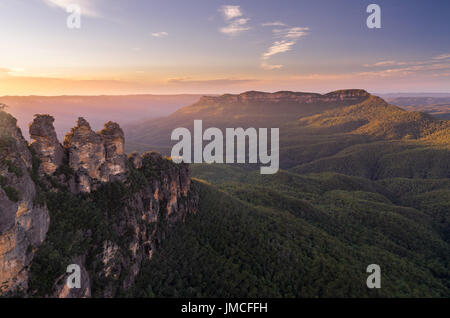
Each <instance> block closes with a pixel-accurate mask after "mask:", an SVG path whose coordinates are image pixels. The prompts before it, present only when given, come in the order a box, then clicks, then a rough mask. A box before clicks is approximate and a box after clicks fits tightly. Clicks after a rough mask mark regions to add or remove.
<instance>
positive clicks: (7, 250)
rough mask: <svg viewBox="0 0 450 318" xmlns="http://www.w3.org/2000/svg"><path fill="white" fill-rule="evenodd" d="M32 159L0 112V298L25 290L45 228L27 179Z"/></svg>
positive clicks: (41, 207)
mask: <svg viewBox="0 0 450 318" xmlns="http://www.w3.org/2000/svg"><path fill="white" fill-rule="evenodd" d="M32 168H33V158H32V155H31V152H30V151H29V149H28V145H27V142H26V141H25V139H24V138H23V136H22V133H21V131H20V129H19V128H18V127H17V126H16V120H15V119H14V118H13V117H12V116H11V115H9V114H7V113H5V112H3V111H0V295H1V294H4V293H7V292H10V291H17V290H26V288H27V287H28V284H27V283H28V268H29V266H30V263H31V261H32V259H33V255H34V253H35V252H36V249H37V248H38V247H39V245H40V244H41V243H42V242H43V241H44V239H45V235H46V233H47V230H48V227H49V216H48V211H47V208H46V206H45V204H42V203H39V202H38V198H37V191H36V186H35V184H34V182H33V180H32V178H31V173H30V172H31V171H32Z"/></svg>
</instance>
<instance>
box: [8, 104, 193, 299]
mask: <svg viewBox="0 0 450 318" xmlns="http://www.w3.org/2000/svg"><path fill="white" fill-rule="evenodd" d="M53 122H54V119H53V117H51V116H49V115H36V116H35V119H34V121H33V123H32V124H31V125H30V134H31V137H32V140H33V141H32V143H31V144H30V145H28V144H27V142H26V141H25V140H24V138H23V137H22V134H21V132H20V129H18V128H17V126H16V121H15V119H14V118H13V117H12V116H10V115H8V114H6V113H4V112H0V147H1V150H2V151H1V156H0V159H1V161H0V173H1V177H0V185H1V188H0V295H2V294H4V293H5V292H16V291H18V290H19V289H21V290H23V291H24V292H25V293H26V294H30V295H32V296H39V295H40V296H49V297H61V298H80V297H91V296H95V297H114V296H118V295H122V294H123V293H125V292H126V291H127V290H129V289H130V288H131V287H132V286H133V285H134V283H135V279H136V276H137V275H138V274H139V272H140V270H141V268H142V266H143V263H144V262H145V261H146V260H149V259H151V258H152V256H153V253H154V251H155V250H157V249H158V247H159V246H160V244H161V241H162V240H163V239H164V237H165V235H166V233H167V231H168V230H170V228H171V227H172V226H173V225H174V224H175V223H177V222H183V221H184V220H185V218H186V216H187V215H188V214H189V213H195V212H196V211H197V204H198V197H197V195H196V194H195V193H192V192H191V191H190V182H191V179H190V169H189V167H188V165H186V164H174V163H173V162H172V161H171V160H169V159H166V158H163V157H162V156H161V155H160V154H158V153H154V152H152V153H146V154H144V155H140V154H138V153H132V154H131V155H130V156H129V157H127V156H126V154H125V152H124V142H125V138H124V133H123V131H122V129H121V128H120V127H119V125H118V124H117V123H113V122H108V123H106V124H105V126H104V128H103V129H102V130H101V131H99V132H94V131H93V130H92V129H91V127H90V125H89V123H88V122H87V121H86V120H84V119H83V118H79V119H78V122H77V125H76V126H75V127H74V128H73V129H72V131H71V132H70V133H68V134H67V135H66V138H65V140H64V144H63V145H61V144H60V143H59V142H58V140H57V138H56V133H55V130H54V127H53ZM30 149H32V151H30ZM35 159H39V160H35ZM116 181H120V182H116ZM102 191H103V192H102ZM41 192H42V193H44V194H45V195H44V196H42V197H43V199H42V197H41V196H40V195H39V193H41ZM67 192H72V194H70V197H72V198H74V197H77V198H79V200H80V201H79V202H84V203H85V204H91V203H92V202H93V201H94V200H97V202H98V199H96V195H100V196H101V198H102V199H101V200H100V201H102V202H104V201H110V200H114V199H115V200H116V201H115V203H114V204H113V205H107V204H106V205H105V204H100V205H95V204H93V203H92V204H93V206H92V211H95V220H94V221H93V222H94V223H92V224H95V225H94V227H89V228H85V223H83V224H80V223H77V222H73V220H71V219H70V218H74V216H75V218H76V216H77V214H75V215H71V216H70V217H69V219H68V220H66V219H64V217H65V216H64V210H63V211H61V210H59V209H60V206H59V203H58V199H56V200H53V201H48V200H46V199H45V196H47V198H48V197H49V196H50V197H52V198H55V197H56V198H59V195H61V198H67V197H65V195H66V194H67ZM80 192H83V193H84V194H83V195H80V196H73V194H75V195H76V194H78V193H80ZM99 193H100V194H99ZM118 197H120V198H119V199H118V200H117V198H118ZM83 200H87V201H83ZM46 202H48V209H50V210H51V211H52V216H54V217H55V219H53V221H52V222H55V223H54V225H53V226H54V228H53V229H54V231H56V232H57V233H60V232H64V230H61V229H58V226H67V224H68V223H69V224H71V225H72V224H74V225H78V226H79V227H75V229H74V230H75V233H76V235H73V236H74V237H75V238H74V239H76V237H81V238H84V237H86V238H89V239H88V240H86V241H83V249H81V250H82V252H80V249H76V251H74V252H73V254H75V255H72V254H68V255H67V254H65V253H67V250H64V251H59V250H56V251H54V252H55V254H54V255H62V254H64V255H65V256H64V258H63V259H61V258H59V261H60V263H58V265H59V267H55V268H60V269H61V268H66V266H68V265H70V264H66V263H65V262H66V261H67V259H71V261H70V262H71V263H72V264H76V265H79V266H80V269H81V288H69V286H68V285H67V279H68V277H69V276H70V274H68V273H64V271H63V270H60V269H59V270H58V271H57V272H56V271H55V273H53V274H54V277H52V278H51V279H50V283H51V284H50V285H45V286H49V287H45V288H46V290H45V291H42V293H40V289H39V288H41V287H42V285H39V282H42V281H48V277H49V276H48V273H45V277H39V275H40V274H39V270H38V271H37V272H36V271H34V270H33V263H32V260H33V257H34V256H35V253H40V251H39V250H38V248H39V246H40V245H41V243H42V242H43V241H44V240H45V238H46V234H47V231H48V229H49V222H50V220H49V213H48V209H47V206H46ZM52 202H53V203H52ZM93 213H94V212H93ZM88 219H89V218H88ZM70 222H73V223H70ZM97 226H98V227H101V228H102V229H103V231H105V229H107V231H106V232H102V233H103V234H102V235H95V231H97V230H98V227H97ZM58 231H59V232H58ZM52 233H55V232H50V233H49V234H48V238H47V240H51V239H52V237H55V235H54V234H52ZM52 235H53V236H52ZM57 237H59V240H60V239H61V237H60V236H57ZM64 239H66V238H64ZM71 239H73V238H72V237H67V242H64V244H62V245H61V246H65V248H68V246H71V244H72V243H73V242H72V241H71ZM48 244H49V245H50V246H52V248H55V246H57V245H59V244H55V242H51V241H49V242H48ZM44 250H45V249H44V248H43V249H41V251H44ZM42 253H44V254H38V255H37V256H36V258H35V263H34V264H39V265H38V267H39V266H40V267H39V268H40V269H42V268H52V267H53V264H45V262H46V261H48V262H52V260H50V258H51V257H47V256H48V255H46V254H45V253H46V252H42ZM60 253H61V254H60ZM42 255H45V256H42ZM67 257H69V258H67ZM56 259H58V258H56ZM53 261H54V260H53ZM43 264H44V265H43ZM30 268H31V270H30ZM30 273H31V274H30ZM30 275H31V280H30V278H29V276H30ZM42 275H44V274H42ZM28 282H30V284H28ZM36 284H37V285H36ZM28 285H30V286H29V287H30V288H27V287H28ZM52 286H53V287H52ZM99 286H101V287H99ZM50 289H51V292H50V291H49V290H50Z"/></svg>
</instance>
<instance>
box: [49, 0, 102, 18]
mask: <svg viewBox="0 0 450 318" xmlns="http://www.w3.org/2000/svg"><path fill="white" fill-rule="evenodd" d="M42 1H43V2H44V3H45V4H46V5H48V6H49V7H53V8H60V9H63V10H67V8H68V7H69V6H70V5H73V4H75V5H78V6H80V8H81V14H82V15H84V16H89V17H93V18H98V17H101V16H102V15H101V13H100V10H99V9H98V8H97V7H96V6H95V1H93V0H42Z"/></svg>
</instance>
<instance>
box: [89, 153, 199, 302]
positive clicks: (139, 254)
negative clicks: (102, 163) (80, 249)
mask: <svg viewBox="0 0 450 318" xmlns="http://www.w3.org/2000/svg"><path fill="white" fill-rule="evenodd" d="M137 157H139V158H140V159H141V160H140V161H139V167H140V168H138V169H140V170H139V171H140V172H144V173H143V174H144V175H145V177H146V180H147V185H146V186H144V187H141V188H140V189H139V190H138V191H137V192H135V193H134V194H133V195H132V196H131V197H130V199H129V200H128V203H127V205H126V207H124V208H123V210H122V211H121V212H120V215H121V218H119V219H117V218H115V219H111V220H110V221H109V225H108V226H109V227H110V228H111V229H112V230H113V231H114V233H117V235H118V236H119V237H122V239H121V240H120V242H117V241H116V242H112V241H104V242H102V244H101V245H100V246H101V253H99V254H97V255H96V256H95V258H97V259H98V260H99V261H98V262H97V263H99V264H101V270H98V273H99V274H98V279H99V280H100V281H102V284H103V285H104V288H103V290H102V291H101V292H100V294H99V291H98V290H97V291H96V294H95V296H97V297H99V296H101V297H114V296H117V295H118V294H119V293H120V292H124V291H127V290H128V289H129V288H131V287H132V286H133V284H134V282H135V279H136V276H137V275H138V274H139V272H140V270H141V267H142V264H143V262H144V261H146V260H150V259H151V258H152V256H153V253H154V252H155V251H156V250H158V248H159V246H160V244H161V241H162V240H163V239H164V237H165V233H166V232H167V231H168V230H170V228H171V227H172V226H173V225H174V224H176V223H178V222H184V220H185V218H186V216H187V215H188V214H189V213H196V211H197V205H198V197H197V195H196V194H194V193H190V183H191V178H190V177H191V176H190V169H189V166H188V165H185V164H180V165H176V164H174V163H172V162H170V161H169V160H167V159H164V158H163V157H162V156H161V155H160V154H158V153H155V152H152V153H146V154H144V155H142V156H138V155H137V154H133V155H132V156H130V160H132V159H134V161H135V162H136V158H137ZM123 242H127V243H126V245H125V246H123V244H120V243H123ZM100 246H99V247H100Z"/></svg>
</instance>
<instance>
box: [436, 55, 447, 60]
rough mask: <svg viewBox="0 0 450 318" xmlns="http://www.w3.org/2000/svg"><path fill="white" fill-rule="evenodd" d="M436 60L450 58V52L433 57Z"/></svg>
mask: <svg viewBox="0 0 450 318" xmlns="http://www.w3.org/2000/svg"><path fill="white" fill-rule="evenodd" d="M433 59H434V60H447V59H450V54H441V55H438V56H435V57H433Z"/></svg>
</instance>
